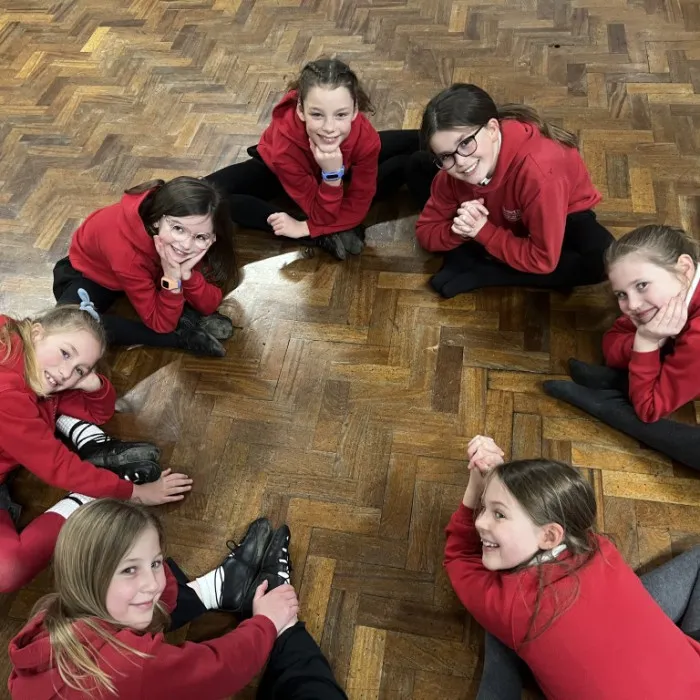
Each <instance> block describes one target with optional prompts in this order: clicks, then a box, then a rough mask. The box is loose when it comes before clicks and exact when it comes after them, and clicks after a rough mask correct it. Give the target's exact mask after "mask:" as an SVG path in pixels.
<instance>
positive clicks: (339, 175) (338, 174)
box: [321, 165, 345, 182]
mask: <svg viewBox="0 0 700 700" xmlns="http://www.w3.org/2000/svg"><path fill="white" fill-rule="evenodd" d="M343 175H345V166H344V165H341V166H340V170H333V171H331V172H329V173H327V172H325V171H323V170H322V171H321V177H322V178H323V181H324V182H335V181H336V180H342V179H343Z"/></svg>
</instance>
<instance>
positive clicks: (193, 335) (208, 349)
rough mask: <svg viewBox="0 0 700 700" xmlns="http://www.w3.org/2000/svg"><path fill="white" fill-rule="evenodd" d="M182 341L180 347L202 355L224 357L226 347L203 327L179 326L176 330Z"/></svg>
mask: <svg viewBox="0 0 700 700" xmlns="http://www.w3.org/2000/svg"><path fill="white" fill-rule="evenodd" d="M175 334H176V335H177V336H178V340H179V341H180V342H179V344H178V347H180V348H182V349H183V350H189V351H190V352H191V353H193V354H194V355H200V356H202V357H224V356H225V355H226V348H224V346H223V345H222V344H221V343H220V342H219V341H218V340H217V339H216V338H215V337H214V336H213V335H210V334H209V333H207V332H206V331H204V330H202V329H201V328H192V329H189V328H185V327H184V326H183V327H178V329H177V330H176V331H175Z"/></svg>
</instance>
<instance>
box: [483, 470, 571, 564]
mask: <svg viewBox="0 0 700 700" xmlns="http://www.w3.org/2000/svg"><path fill="white" fill-rule="evenodd" d="M475 525H476V529H477V531H478V532H479V536H480V537H481V542H482V546H483V551H482V557H481V560H482V562H483V564H484V566H485V567H486V568H487V569H489V570H491V571H500V570H501V569H512V568H513V567H516V566H518V565H520V564H524V563H525V562H528V561H529V560H530V559H532V557H534V556H535V554H537V552H538V551H540V550H541V549H551V548H552V547H553V546H554V545H553V544H552V543H551V542H550V541H549V538H548V537H547V533H546V526H544V527H540V526H538V525H535V523H534V522H533V521H532V518H530V516H529V515H528V514H527V513H526V512H525V510H523V507H522V506H521V505H520V503H518V501H516V500H515V497H514V496H513V494H511V492H510V491H509V490H508V489H507V488H506V487H505V485H504V484H503V482H502V481H501V480H500V479H499V478H498V477H496V476H494V477H493V478H492V479H491V480H490V481H489V484H488V486H487V488H486V491H484V496H483V510H482V511H481V512H480V513H479V515H478V517H477V519H476V523H475ZM557 544H558V543H557Z"/></svg>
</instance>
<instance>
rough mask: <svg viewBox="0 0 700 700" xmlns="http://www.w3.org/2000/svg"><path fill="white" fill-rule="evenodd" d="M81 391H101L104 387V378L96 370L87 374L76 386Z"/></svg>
mask: <svg viewBox="0 0 700 700" xmlns="http://www.w3.org/2000/svg"><path fill="white" fill-rule="evenodd" d="M73 388H74V389H79V390H80V391H87V392H88V393H89V394H90V393H92V392H93V391H99V390H100V389H101V388H102V380H101V379H100V377H99V375H98V374H97V373H95V372H90V373H89V374H86V375H85V376H84V377H83V378H82V379H81V380H80V381H79V382H78V383H77V384H76V385H75V386H74V387H73Z"/></svg>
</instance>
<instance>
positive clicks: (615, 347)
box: [603, 316, 637, 369]
mask: <svg viewBox="0 0 700 700" xmlns="http://www.w3.org/2000/svg"><path fill="white" fill-rule="evenodd" d="M636 333H637V328H636V326H635V325H634V323H632V321H630V319H629V318H627V316H620V318H618V319H617V321H615V323H614V324H613V326H612V328H611V329H610V330H609V331H607V332H606V333H605V335H604V336H603V357H604V358H605V364H606V365H607V366H608V367H616V368H617V369H627V367H628V366H629V363H630V358H631V357H632V346H633V345H634V336H635V335H636Z"/></svg>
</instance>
